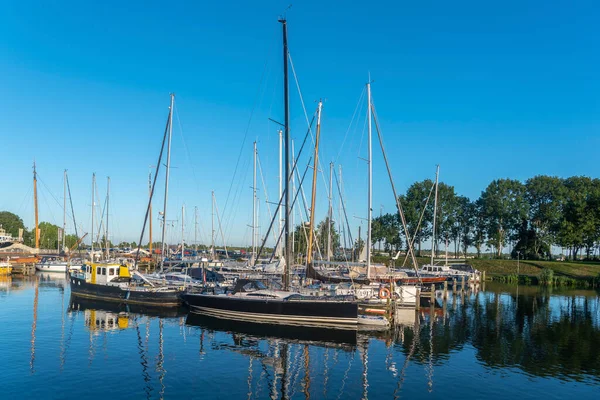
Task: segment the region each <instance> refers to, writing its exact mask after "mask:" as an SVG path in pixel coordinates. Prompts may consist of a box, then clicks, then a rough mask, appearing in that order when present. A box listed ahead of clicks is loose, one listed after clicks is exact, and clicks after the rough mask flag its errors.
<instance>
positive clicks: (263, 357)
mask: <svg viewBox="0 0 600 400" xmlns="http://www.w3.org/2000/svg"><path fill="white" fill-rule="evenodd" d="M58 275H60V274H57V275H53V274H46V275H38V276H36V277H35V278H27V279H18V278H14V277H13V278H12V280H10V281H8V280H7V281H5V282H4V283H5V285H4V286H2V285H0V288H3V290H4V291H3V292H2V293H4V295H3V296H4V297H2V301H3V302H4V303H6V304H9V305H10V303H7V302H11V301H14V302H15V303H14V304H15V306H14V307H13V309H15V310H18V312H15V313H14V314H12V315H13V316H15V317H17V318H16V319H17V320H18V321H19V322H18V323H15V324H14V327H15V328H14V329H15V330H14V332H18V333H15V334H14V335H13V336H11V334H10V333H9V334H6V335H4V336H3V338H4V340H3V341H2V343H0V351H2V352H7V353H8V352H10V351H11V346H14V347H15V348H17V347H18V345H19V344H20V343H22V345H23V347H22V348H20V349H21V350H19V351H20V352H19V353H15V354H18V358H14V359H13V361H11V365H13V364H14V365H23V371H21V373H23V374H24V375H29V377H31V378H33V377H35V378H36V379H39V380H40V383H39V385H40V386H41V385H42V382H44V381H45V379H46V380H47V379H48V378H47V377H48V376H52V379H54V380H56V379H58V381H57V382H63V381H60V379H61V377H63V378H65V381H64V382H63V383H61V384H63V385H64V384H68V379H70V378H71V376H72V372H73V371H77V374H80V375H81V379H82V380H83V381H84V382H89V381H90V379H91V378H92V377H95V376H96V374H100V375H102V373H103V372H99V371H105V373H106V374H107V376H110V375H111V374H112V373H113V372H117V371H119V373H124V374H125V375H126V379H127V382H128V384H130V385H131V393H134V394H135V397H146V398H148V399H150V398H165V397H186V396H188V397H189V395H190V393H194V390H202V393H203V394H205V395H206V396H207V397H213V398H215V397H219V396H221V397H223V396H225V397H235V398H239V397H246V398H267V397H269V398H273V399H275V398H310V397H313V398H359V397H360V398H368V397H371V398H390V397H394V398H399V397H409V396H414V395H417V396H419V395H421V396H422V395H425V394H427V395H429V393H431V395H433V396H434V397H438V396H442V395H445V394H446V393H447V388H448V387H452V386H456V385H462V386H465V385H468V384H469V382H470V381H471V380H473V374H475V376H477V377H480V379H486V385H485V387H484V388H483V389H482V390H483V391H482V392H477V393H476V394H482V393H484V392H485V391H486V390H488V391H489V393H491V394H495V396H498V393H499V392H495V391H493V390H494V389H493V388H491V389H490V388H488V385H491V384H490V380H489V379H488V378H490V377H494V376H495V374H497V373H498V372H500V373H501V374H500V375H501V377H502V380H500V381H498V385H501V387H502V388H504V387H509V388H508V389H502V390H506V392H502V393H504V395H505V396H511V395H517V394H518V393H519V392H518V389H516V388H512V386H513V385H514V386H518V385H521V390H522V389H523V385H525V387H527V385H538V389H539V388H540V387H541V388H544V387H547V385H549V384H550V383H553V384H554V382H558V381H557V380H556V379H554V378H558V379H559V380H561V381H569V382H570V383H571V384H570V385H568V386H562V389H561V386H556V385H555V386H552V388H553V389H552V390H556V394H557V395H559V396H560V395H567V394H568V392H567V391H568V390H573V389H574V388H576V389H577V390H579V394H581V395H582V397H586V395H588V394H589V395H591V393H595V392H594V390H597V386H598V385H600V378H599V376H600V298H599V297H598V296H597V294H596V293H595V292H592V291H569V292H560V291H554V292H549V291H541V290H539V289H538V288H535V287H516V286H505V285H490V284H488V285H487V286H488V287H487V288H486V289H487V290H486V291H475V292H467V293H456V294H454V295H452V294H450V295H449V297H448V301H447V303H446V304H443V306H442V304H440V305H441V307H439V308H436V309H432V308H425V309H421V310H420V311H419V312H418V313H416V312H414V311H411V310H404V311H403V312H402V315H401V316H399V320H400V321H401V324H400V325H399V326H397V327H396V328H395V329H393V330H390V331H379V332H364V331H360V330H359V331H352V330H335V329H328V328H316V327H311V328H298V327H289V326H283V325H263V324H253V323H249V322H236V321H228V320H221V319H215V318H210V317H203V316H200V315H197V314H190V315H187V311H186V310H185V309H180V310H165V309H162V308H152V307H143V306H132V305H130V306H127V305H121V304H117V303H113V302H98V301H96V300H89V299H83V298H77V297H73V296H70V293H69V289H68V285H67V284H66V280H64V279H61V278H63V277H61V276H58ZM24 291H28V292H24ZM438 300H441V299H438ZM6 309H7V308H6V307H4V310H6ZM8 309H10V307H8ZM1 313H2V310H0V315H2V316H8V317H10V314H8V313H7V312H4V314H1ZM23 322H25V323H23ZM17 328H18V329H17ZM54 344H55V345H54ZM53 346H54V347H53ZM57 367H59V368H57ZM449 368H452V369H453V371H457V370H458V371H462V369H463V368H465V369H469V368H470V371H471V372H470V375H468V374H467V373H465V376H464V378H462V377H460V376H459V377H458V378H457V375H456V374H454V375H453V374H452V373H450V372H449V371H450V370H449ZM27 370H28V371H27ZM63 370H64V375H61V374H62V373H63V372H62V371H63ZM48 371H53V372H52V374H54V373H55V372H54V371H57V372H56V374H58V375H50V373H49V372H48ZM124 371H125V372H124ZM467 375H468V376H467ZM481 377H483V378H481ZM7 378H8V377H7ZM40 378H41V379H40ZM124 378H125V376H124ZM461 379H464V380H461ZM476 379H477V378H476ZM11 382H12V381H11ZM15 382H16V383H15V387H17V383H18V382H19V381H18V380H15ZM37 382H38V381H37V380H35V379H31V380H30V381H27V382H26V384H30V385H32V386H33V387H35V386H36V384H37ZM57 384H58V383H57ZM194 385H197V386H194ZM544 385H546V386H544ZM574 385H575V386H574ZM85 386H86V385H83V388H82V389H81V390H82V391H83V390H84V389H86V388H85ZM92 386H93V387H94V388H95V390H94V396H92V397H95V398H106V397H110V398H115V399H120V398H127V396H125V393H121V392H120V390H121V389H119V388H118V387H112V386H110V387H104V386H102V387H99V385H95V386H94V385H92ZM19 387H20V386H19ZM498 387H500V386H498ZM498 387H496V390H497V389H498ZM204 388H205V389H204ZM16 390H17V389H15V393H18V392H16ZM73 390H76V389H73ZM9 393H10V391H9ZM85 393H86V392H84V391H83V392H82V393H80V394H81V395H85ZM132 396H133V395H132ZM9 397H10V396H9ZM466 397H467V398H469V397H473V396H466ZM492 397H494V396H492Z"/></svg>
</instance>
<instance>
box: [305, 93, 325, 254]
mask: <svg viewBox="0 0 600 400" xmlns="http://www.w3.org/2000/svg"><path fill="white" fill-rule="evenodd" d="M322 109H323V103H322V102H321V101H319V107H318V110H317V135H316V139H315V161H314V164H313V182H312V198H311V200H310V227H309V228H310V230H309V231H308V250H307V251H306V264H307V266H308V265H310V263H311V262H312V248H313V240H314V232H315V203H316V200H317V170H318V169H319V139H320V137H321V110H322Z"/></svg>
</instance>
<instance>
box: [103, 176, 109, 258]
mask: <svg viewBox="0 0 600 400" xmlns="http://www.w3.org/2000/svg"><path fill="white" fill-rule="evenodd" d="M109 200H110V176H109V177H107V178H106V234H105V237H104V243H105V246H106V259H107V260H108V258H109V257H110V250H109V247H108V205H109V203H110V202H109Z"/></svg>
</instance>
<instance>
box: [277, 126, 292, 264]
mask: <svg viewBox="0 0 600 400" xmlns="http://www.w3.org/2000/svg"><path fill="white" fill-rule="evenodd" d="M294 193H295V192H294ZM282 194H283V131H282V130H281V129H280V130H279V198H280V199H281V195H282ZM282 228H283V211H282V210H281V206H280V207H279V234H280V235H281V229H282ZM292 245H293V243H292ZM277 254H278V255H279V256H280V257H281V243H279V245H278V249H277Z"/></svg>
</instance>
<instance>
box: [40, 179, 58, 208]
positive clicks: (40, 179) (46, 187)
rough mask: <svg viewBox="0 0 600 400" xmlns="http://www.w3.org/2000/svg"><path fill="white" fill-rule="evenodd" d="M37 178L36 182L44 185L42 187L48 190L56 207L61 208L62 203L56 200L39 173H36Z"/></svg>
mask: <svg viewBox="0 0 600 400" xmlns="http://www.w3.org/2000/svg"><path fill="white" fill-rule="evenodd" d="M37 180H38V182H41V183H42V185H44V187H45V188H46V190H47V191H48V193H49V194H50V196H52V198H53V199H54V201H55V202H56V204H58V207H59V208H60V209H61V210H62V209H63V206H62V204H60V202H59V201H58V199H57V198H56V197H55V196H54V194H53V193H52V191H51V190H50V188H49V187H48V185H46V182H44V181H43V180H42V178H40V174H39V173H38V174H37Z"/></svg>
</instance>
